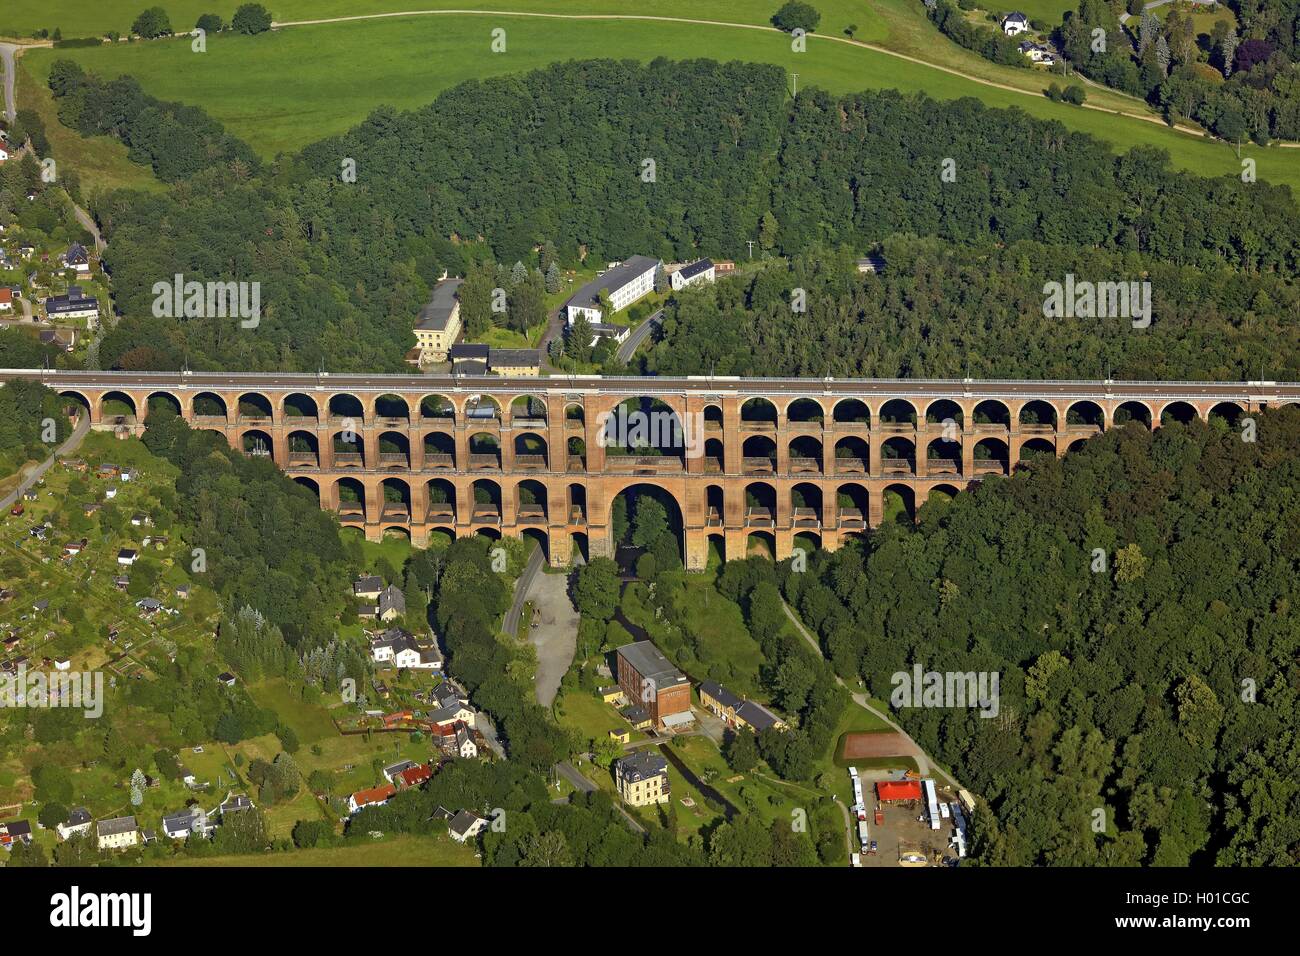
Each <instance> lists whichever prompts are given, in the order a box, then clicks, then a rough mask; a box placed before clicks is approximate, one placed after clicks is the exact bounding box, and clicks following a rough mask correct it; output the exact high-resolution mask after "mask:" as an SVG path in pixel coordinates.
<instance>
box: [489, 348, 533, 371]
mask: <svg viewBox="0 0 1300 956" xmlns="http://www.w3.org/2000/svg"><path fill="white" fill-rule="evenodd" d="M488 369H489V370H490V371H491V372H492V374H493V375H507V376H512V377H515V378H536V377H537V376H538V375H541V374H542V352H541V350H540V349H497V348H492V349H488Z"/></svg>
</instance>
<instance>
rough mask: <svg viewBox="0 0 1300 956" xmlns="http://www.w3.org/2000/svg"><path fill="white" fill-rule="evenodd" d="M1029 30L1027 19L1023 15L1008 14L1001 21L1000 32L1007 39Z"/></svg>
mask: <svg viewBox="0 0 1300 956" xmlns="http://www.w3.org/2000/svg"><path fill="white" fill-rule="evenodd" d="M1028 29H1029V17H1027V16H1025V15H1024V14H1023V13H1008V14H1007V15H1006V16H1005V17H1004V18H1003V20H1002V32H1003V33H1005V34H1006V35H1007V36H1009V37H1013V36H1017V35H1019V34H1021V33H1024V32H1025V31H1026V30H1028Z"/></svg>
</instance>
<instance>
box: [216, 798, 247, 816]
mask: <svg viewBox="0 0 1300 956" xmlns="http://www.w3.org/2000/svg"><path fill="white" fill-rule="evenodd" d="M251 809H253V801H252V800H250V799H248V797H246V796H244V795H243V794H242V793H235V794H231V795H230V796H228V797H227V798H226V799H225V801H224V802H223V803H222V804H221V806H220V807H218V808H217V812H218V813H219V814H220V815H221V816H222V817H223V818H224V817H225V815H226V814H227V813H239V812H241V811H243V810H251Z"/></svg>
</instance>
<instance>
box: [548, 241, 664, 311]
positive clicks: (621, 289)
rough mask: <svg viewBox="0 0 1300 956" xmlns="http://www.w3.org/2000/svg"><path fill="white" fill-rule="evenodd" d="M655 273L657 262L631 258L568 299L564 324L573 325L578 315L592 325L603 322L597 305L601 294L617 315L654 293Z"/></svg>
mask: <svg viewBox="0 0 1300 956" xmlns="http://www.w3.org/2000/svg"><path fill="white" fill-rule="evenodd" d="M658 269H659V260H658V259H654V258H651V257H650V256H632V257H631V258H630V259H628V260H627V261H626V262H623V263H620V264H619V265H617V266H615V267H614V268H612V269H610V270H609V271H608V272H606V273H605V274H604V275H600V276H597V277H596V278H594V279H592V280H591V281H590V282H588V283H587V284H586V285H584V286H583V287H582V288H581V289H579V290H578V291H577V292H575V293H573V295H571V296H569V298H568V300H567V301H566V302H565V303H564V306H563V309H564V317H565V321H566V322H568V324H569V325H573V323H574V322H576V321H578V316H580V315H585V316H586V317H587V319H588V320H589V321H592V322H600V321H602V320H604V319H605V318H607V316H605V315H604V313H603V311H602V309H601V305H600V294H601V293H602V292H603V293H605V294H606V295H607V296H608V297H609V304H610V307H611V311H613V312H621V311H622V310H623V309H626V308H627V307H628V306H629V305H631V304H632V303H633V302H635V301H636V300H637V299H640V298H642V297H643V296H647V295H649V294H650V293H651V292H653V291H654V288H655V272H656V271H657V270H658Z"/></svg>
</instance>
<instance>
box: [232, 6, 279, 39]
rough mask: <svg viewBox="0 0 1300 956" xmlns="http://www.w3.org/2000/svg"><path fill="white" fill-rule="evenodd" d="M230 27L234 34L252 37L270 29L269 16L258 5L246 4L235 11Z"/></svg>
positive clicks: (268, 12) (266, 11)
mask: <svg viewBox="0 0 1300 956" xmlns="http://www.w3.org/2000/svg"><path fill="white" fill-rule="evenodd" d="M230 27H231V29H232V30H234V31H235V32H236V33H245V34H248V35H250V36H251V35H252V34H254V33H265V32H266V31H267V30H269V29H271V14H270V11H268V10H267V9H266V7H264V6H262V5H261V4H260V3H246V4H244V5H243V6H242V7H240V8H239V9H238V10H236V11H235V15H234V17H232V18H231V20H230Z"/></svg>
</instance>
